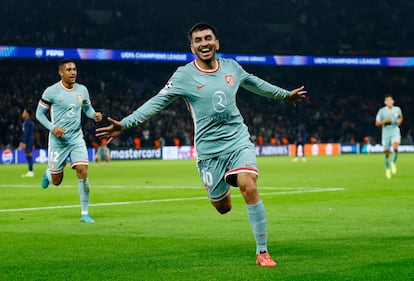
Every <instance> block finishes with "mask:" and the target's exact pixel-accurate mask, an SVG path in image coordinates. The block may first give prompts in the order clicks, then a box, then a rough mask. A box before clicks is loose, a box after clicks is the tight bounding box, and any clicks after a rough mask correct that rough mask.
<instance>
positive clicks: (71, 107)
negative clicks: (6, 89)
mask: <svg viewBox="0 0 414 281" xmlns="http://www.w3.org/2000/svg"><path fill="white" fill-rule="evenodd" d="M49 111H50V120H49V119H48V118H47V117H46V113H47V112H49ZM82 111H83V112H84V113H85V115H86V116H87V117H89V118H91V119H93V118H94V114H95V110H94V108H93V107H92V105H91V101H90V99H89V92H88V89H87V88H86V87H85V86H84V85H82V84H78V83H75V84H74V87H73V88H72V89H67V88H65V87H64V86H63V84H62V82H61V81H60V82H57V83H55V84H53V85H52V86H50V87H48V88H47V89H46V90H45V91H44V92H43V95H42V98H41V99H40V101H39V104H38V106H37V110H36V118H37V119H38V120H39V122H40V123H41V124H42V125H43V126H44V127H45V128H46V129H48V130H49V132H50V138H51V139H56V140H59V142H61V143H62V144H63V145H64V144H65V143H70V142H74V141H75V140H78V139H79V138H81V139H83V133H82V129H81V115H82V114H81V112H82ZM54 127H62V128H63V129H65V133H64V135H63V137H62V138H60V139H58V138H57V137H56V136H55V135H53V134H52V133H51V132H52V130H53V128H54Z"/></svg>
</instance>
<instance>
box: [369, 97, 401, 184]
mask: <svg viewBox="0 0 414 281" xmlns="http://www.w3.org/2000/svg"><path fill="white" fill-rule="evenodd" d="M384 104H385V106H384V107H382V108H380V109H379V110H378V113H377V116H376V118H375V125H376V126H377V127H381V128H382V132H381V138H382V145H383V146H384V155H385V176H386V177H387V179H390V178H391V176H392V174H396V173H397V158H398V146H399V145H400V142H401V133H400V127H399V126H400V125H401V123H402V121H403V115H402V111H401V108H400V107H398V106H394V98H393V97H392V95H387V96H385V99H384ZM391 147H392V148H393V151H392V160H391V163H390V148H391Z"/></svg>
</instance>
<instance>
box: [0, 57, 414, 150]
mask: <svg viewBox="0 0 414 281" xmlns="http://www.w3.org/2000/svg"><path fill="white" fill-rule="evenodd" d="M177 66H178V65H174V64H169V63H114V62H91V61H88V62H87V61H80V62H78V82H79V83H82V84H85V85H86V86H87V87H88V89H89V91H90V96H91V100H92V104H93V106H94V107H95V109H96V110H97V111H101V112H103V114H104V117H108V116H110V117H113V118H115V119H120V118H122V117H124V116H126V115H127V114H129V113H131V112H132V111H133V110H135V109H136V108H137V107H138V106H139V105H141V104H143V103H144V102H145V101H146V100H147V99H148V98H150V97H151V96H153V95H155V94H156V93H157V92H158V91H159V90H160V89H161V88H162V87H163V86H164V84H165V83H166V82H167V81H168V78H169V76H170V75H171V74H172V73H173V72H174V70H175V69H176V67H177ZM244 68H245V69H246V70H247V71H249V72H251V73H254V74H256V75H257V76H259V77H262V78H264V79H265V80H267V81H269V82H271V83H274V84H276V85H279V86H281V87H283V88H286V89H293V88H295V87H297V86H300V85H305V86H306V87H307V89H308V92H309V97H308V99H307V100H305V101H304V102H303V103H302V104H300V105H298V106H297V107H293V106H291V105H290V104H288V103H285V102H279V101H269V100H268V99H266V98H263V97H261V96H256V95H254V94H251V93H250V92H247V91H245V90H243V89H241V90H240V92H239V96H238V104H239V107H240V111H241V112H242V115H243V117H244V118H245V122H246V124H247V125H248V127H249V129H250V132H251V134H252V140H253V141H254V142H256V143H257V144H283V143H292V142H293V141H294V136H293V132H294V130H295V128H296V127H297V126H299V125H303V126H305V128H306V131H307V135H308V137H309V139H308V141H310V139H311V138H312V140H313V141H315V142H343V143H352V142H366V141H367V138H369V139H370V141H371V142H379V140H380V130H379V129H378V128H376V127H375V126H374V120H375V115H376V112H377V110H378V109H379V108H380V107H382V106H383V100H384V95H386V94H392V95H394V97H395V100H396V105H399V106H400V107H401V108H402V110H403V114H404V116H405V120H404V123H403V125H402V127H401V130H402V135H403V142H404V143H412V128H413V124H412V120H410V118H409V117H410V116H413V110H414V104H413V103H414V99H412V98H411V94H412V93H413V91H414V83H413V81H412V80H411V79H410V77H412V76H413V70H412V69H411V68H339V67H333V68H332V67H330V68H323V67H319V68H318V67H308V68H304V67H300V68H296V67H272V66H248V67H247V66H245V67H244ZM58 80H59V77H58V74H57V61H22V60H8V61H3V62H2V63H1V64H0V95H1V97H2V98H1V99H0V145H1V147H3V148H4V147H6V146H11V147H17V145H18V143H19V139H20V136H21V124H22V120H21V112H22V111H23V109H24V108H25V107H30V108H32V109H33V110H35V109H36V107H37V102H38V100H39V99H40V97H41V94H42V92H43V90H44V89H45V88H46V87H47V86H49V85H51V84H53V83H55V82H57V81H58ZM106 124H107V122H105V121H103V122H100V123H98V124H96V123H95V122H94V121H92V120H89V119H86V118H85V119H84V122H83V130H84V134H85V138H86V141H87V144H88V146H93V145H97V144H98V143H99V140H98V139H96V137H95V136H94V130H95V128H96V127H100V126H104V125H106ZM192 142H193V123H192V120H191V116H190V114H189V112H188V110H187V107H186V105H185V103H184V101H182V100H177V101H175V102H174V103H173V104H171V105H170V106H168V107H167V108H165V109H164V110H163V111H161V112H160V113H159V114H158V115H155V116H154V117H153V118H151V119H150V120H148V121H147V122H145V123H144V124H142V125H141V126H139V127H137V128H135V129H131V130H128V131H126V132H125V133H124V134H123V135H122V137H121V138H119V139H118V140H117V141H116V142H115V143H113V144H112V146H122V147H133V146H135V147H148V146H154V145H177V144H180V145H189V144H192ZM36 146H37V147H46V146H47V131H46V130H45V129H44V128H43V127H42V126H41V125H39V124H37V126H36Z"/></svg>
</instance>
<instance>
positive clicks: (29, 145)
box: [19, 108, 35, 178]
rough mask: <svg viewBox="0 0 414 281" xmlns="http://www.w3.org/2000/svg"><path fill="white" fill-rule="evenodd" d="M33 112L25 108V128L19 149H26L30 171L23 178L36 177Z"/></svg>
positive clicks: (23, 114)
mask: <svg viewBox="0 0 414 281" xmlns="http://www.w3.org/2000/svg"><path fill="white" fill-rule="evenodd" d="M32 116H33V110H31V109H30V108H25V109H24V110H23V113H22V118H23V120H24V121H23V126H22V131H23V134H22V139H21V141H20V144H19V149H24V150H25V152H26V160H27V166H28V171H27V173H26V174H24V175H22V177H23V178H25V177H29V178H32V177H34V172H33V154H32V152H33V145H34V128H35V124H34V121H33V118H32Z"/></svg>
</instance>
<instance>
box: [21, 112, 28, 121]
mask: <svg viewBox="0 0 414 281" xmlns="http://www.w3.org/2000/svg"><path fill="white" fill-rule="evenodd" d="M22 118H23V120H26V119H27V118H29V113H28V112H27V111H26V110H23V113H22Z"/></svg>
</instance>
